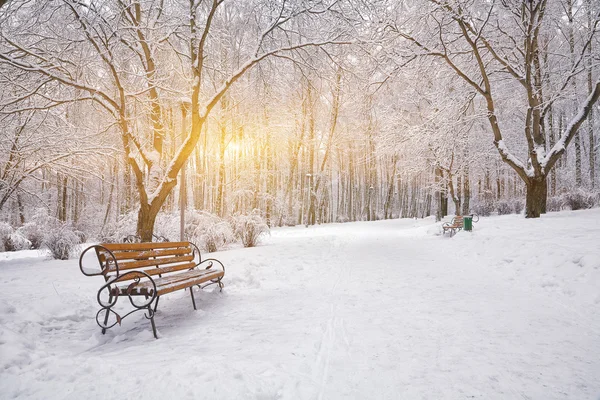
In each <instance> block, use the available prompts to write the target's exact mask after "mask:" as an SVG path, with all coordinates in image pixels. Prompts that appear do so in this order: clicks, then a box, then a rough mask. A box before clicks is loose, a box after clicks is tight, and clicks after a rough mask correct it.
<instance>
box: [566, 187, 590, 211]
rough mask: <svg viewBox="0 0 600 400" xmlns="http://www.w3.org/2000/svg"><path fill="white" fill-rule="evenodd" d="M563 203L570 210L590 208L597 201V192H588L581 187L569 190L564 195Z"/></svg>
mask: <svg viewBox="0 0 600 400" xmlns="http://www.w3.org/2000/svg"><path fill="white" fill-rule="evenodd" d="M563 196H564V201H563V204H564V205H566V206H567V207H569V208H570V209H571V210H583V209H587V208H592V207H594V206H595V205H596V202H597V201H598V194H597V193H593V192H588V191H585V190H583V189H575V190H571V191H569V192H567V193H565V194H564V195H563Z"/></svg>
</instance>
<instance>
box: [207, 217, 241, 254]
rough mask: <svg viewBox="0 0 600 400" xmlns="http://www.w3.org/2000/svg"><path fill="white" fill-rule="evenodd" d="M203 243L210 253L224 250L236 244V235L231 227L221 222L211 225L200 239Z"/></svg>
mask: <svg viewBox="0 0 600 400" xmlns="http://www.w3.org/2000/svg"><path fill="white" fill-rule="evenodd" d="M200 240H201V243H202V244H203V247H204V249H205V250H206V251H208V252H209V253H212V252H215V251H217V250H219V249H222V248H223V247H225V246H226V245H227V244H229V243H233V242H235V235H234V234H233V229H231V225H230V224H229V223H228V222H226V221H221V222H218V223H216V224H213V225H211V226H210V227H209V228H208V229H206V231H205V232H204V234H202V235H201V237H200Z"/></svg>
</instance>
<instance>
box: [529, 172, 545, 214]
mask: <svg viewBox="0 0 600 400" xmlns="http://www.w3.org/2000/svg"><path fill="white" fill-rule="evenodd" d="M526 186H527V195H526V203H525V218H539V217H540V215H541V214H545V213H546V198H547V194H548V183H547V181H546V177H545V176H544V177H541V178H531V179H530V180H529V181H528V182H527V185H526Z"/></svg>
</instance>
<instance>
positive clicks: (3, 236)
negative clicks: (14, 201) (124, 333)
mask: <svg viewBox="0 0 600 400" xmlns="http://www.w3.org/2000/svg"><path fill="white" fill-rule="evenodd" d="M13 232H14V231H13V228H12V226H10V225H9V224H7V223H6V222H0V251H11V250H9V249H7V244H8V245H9V247H10V243H8V241H9V238H10V235H12V234H13Z"/></svg>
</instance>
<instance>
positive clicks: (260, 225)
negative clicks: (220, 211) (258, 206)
mask: <svg viewBox="0 0 600 400" xmlns="http://www.w3.org/2000/svg"><path fill="white" fill-rule="evenodd" d="M232 221H233V227H234V232H235V235H236V236H237V237H238V238H240V240H241V241H242V244H243V245H244V247H254V246H256V245H257V244H258V241H259V239H260V236H261V235H262V234H264V233H268V232H269V227H268V226H267V224H266V223H265V222H264V220H263V218H262V217H261V216H260V212H259V211H258V210H254V211H252V213H250V214H249V215H238V216H235V217H233V219H232Z"/></svg>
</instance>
